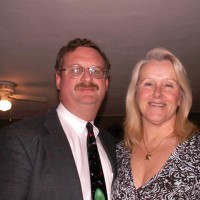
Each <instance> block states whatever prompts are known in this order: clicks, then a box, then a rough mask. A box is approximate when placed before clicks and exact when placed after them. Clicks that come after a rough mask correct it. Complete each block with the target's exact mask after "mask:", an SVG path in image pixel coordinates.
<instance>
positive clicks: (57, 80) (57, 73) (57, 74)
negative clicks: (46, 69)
mask: <svg viewBox="0 0 200 200" xmlns="http://www.w3.org/2000/svg"><path fill="white" fill-rule="evenodd" d="M60 82H61V74H60V73H59V72H56V88H57V90H60Z"/></svg>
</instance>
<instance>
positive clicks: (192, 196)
mask: <svg viewBox="0 0 200 200" xmlns="http://www.w3.org/2000/svg"><path fill="white" fill-rule="evenodd" d="M116 151H117V168H118V171H117V177H116V179H115V181H114V183H113V186H112V200H160V199H162V200H172V199H174V200H198V199H200V132H199V133H197V134H195V135H194V136H193V137H192V138H191V139H190V140H187V141H185V142H183V143H180V144H178V145H177V147H176V149H175V150H174V151H173V152H172V154H171V155H170V157H169V159H168V160H167V162H166V163H165V165H164V166H163V168H162V169H161V170H160V171H159V173H158V174H156V175H155V176H153V177H152V178H151V179H150V180H149V181H148V182H147V183H146V184H145V185H143V186H141V187H140V188H138V189H136V188H135V186H134V180H133V177H132V171H131V153H130V151H129V150H127V149H125V148H124V146H123V143H119V144H118V145H117V150H116ZM133 159H134V157H133ZM136 173H137V172H136Z"/></svg>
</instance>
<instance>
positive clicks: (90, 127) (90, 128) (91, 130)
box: [86, 122, 93, 133]
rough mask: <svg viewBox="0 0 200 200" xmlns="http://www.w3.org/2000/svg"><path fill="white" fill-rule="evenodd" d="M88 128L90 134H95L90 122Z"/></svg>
mask: <svg viewBox="0 0 200 200" xmlns="http://www.w3.org/2000/svg"><path fill="white" fill-rule="evenodd" d="M86 128H87V130H88V132H89V133H90V132H93V126H92V124H91V123H90V122H88V123H87V124H86Z"/></svg>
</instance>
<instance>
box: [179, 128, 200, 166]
mask: <svg viewBox="0 0 200 200" xmlns="http://www.w3.org/2000/svg"><path fill="white" fill-rule="evenodd" d="M181 146H182V147H183V148H182V154H183V156H188V158H190V159H192V160H194V162H195V163H196V162H200V156H199V155H200V131H198V132H196V133H195V134H194V135H193V136H192V137H191V138H190V139H188V140H186V141H185V142H183V143H182V145H181Z"/></svg>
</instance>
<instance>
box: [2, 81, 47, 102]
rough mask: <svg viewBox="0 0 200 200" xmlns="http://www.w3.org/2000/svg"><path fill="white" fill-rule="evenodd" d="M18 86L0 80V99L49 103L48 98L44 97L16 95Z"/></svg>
mask: <svg viewBox="0 0 200 200" xmlns="http://www.w3.org/2000/svg"><path fill="white" fill-rule="evenodd" d="M16 86H17V84H15V83H13V82H11V81H1V80H0V99H9V98H11V99H15V100H24V101H36V102H44V103H45V102H47V98H46V97H42V96H30V95H25V94H15V87H16Z"/></svg>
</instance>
